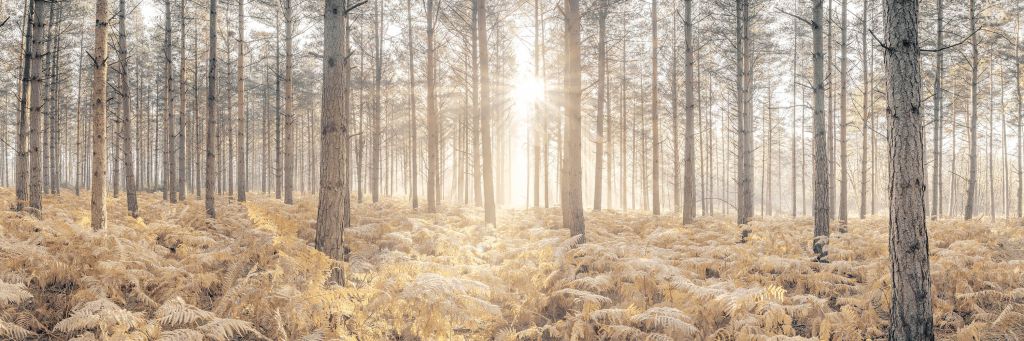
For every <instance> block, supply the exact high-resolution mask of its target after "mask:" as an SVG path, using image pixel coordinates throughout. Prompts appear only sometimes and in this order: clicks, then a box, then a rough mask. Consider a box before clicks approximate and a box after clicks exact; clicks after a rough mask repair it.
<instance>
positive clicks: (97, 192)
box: [89, 0, 110, 231]
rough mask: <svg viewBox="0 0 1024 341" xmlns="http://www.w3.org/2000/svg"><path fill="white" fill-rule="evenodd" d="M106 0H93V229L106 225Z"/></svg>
mask: <svg viewBox="0 0 1024 341" xmlns="http://www.w3.org/2000/svg"><path fill="white" fill-rule="evenodd" d="M109 18H110V16H109V15H108V14H107V0H96V37H95V40H94V41H95V47H94V49H93V57H94V58H96V61H95V62H94V63H93V79H92V100H93V103H92V129H93V130H92V133H93V136H92V200H91V206H92V211H91V214H90V216H89V219H90V223H91V224H90V225H92V229H93V231H99V230H102V229H104V228H105V227H106V225H107V205H106V203H105V202H104V201H103V200H104V197H105V194H106V191H105V190H104V185H106V181H105V179H106V175H107V26H108V22H107V19H109Z"/></svg>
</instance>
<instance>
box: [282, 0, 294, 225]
mask: <svg viewBox="0 0 1024 341" xmlns="http://www.w3.org/2000/svg"><path fill="white" fill-rule="evenodd" d="M292 11H293V9H292V0H284V79H282V81H283V82H284V203H285V204H289V205H290V204H292V203H294V202H295V198H294V192H295V112H294V106H293V103H292V102H293V97H292V92H293V91H292V69H293V68H294V65H293V64H294V60H293V52H292V39H294V37H293V35H294V33H293V32H292V31H293V30H294V26H295V23H294V21H295V18H293V17H292V16H293V15H294V14H293V13H292Z"/></svg>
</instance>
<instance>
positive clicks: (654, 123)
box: [651, 0, 661, 215]
mask: <svg viewBox="0 0 1024 341" xmlns="http://www.w3.org/2000/svg"><path fill="white" fill-rule="evenodd" d="M658 72H659V70H658V0H651V180H652V182H653V185H652V186H651V205H652V207H651V213H653V214H654V215H659V214H661V186H660V184H661V181H659V180H660V174H661V137H660V136H658V126H659V124H660V123H661V120H659V118H658V116H659V115H658V108H659V105H658V104H659V103H658Z"/></svg>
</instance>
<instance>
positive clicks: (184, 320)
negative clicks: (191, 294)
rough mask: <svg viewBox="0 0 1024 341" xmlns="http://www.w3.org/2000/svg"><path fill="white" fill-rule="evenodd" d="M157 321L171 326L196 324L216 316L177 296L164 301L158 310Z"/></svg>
mask: <svg viewBox="0 0 1024 341" xmlns="http://www.w3.org/2000/svg"><path fill="white" fill-rule="evenodd" d="M155 317H156V321H157V322H159V323H160V324H161V325H165V326H169V327H178V326H184V325H188V326H195V325H197V324H198V323H199V322H201V321H208V320H210V319H213V318H214V315H213V313H211V312H209V311H206V310H202V309H199V308H196V307H195V306H192V305H190V304H188V303H185V300H183V299H181V297H175V298H172V299H170V300H168V301H167V302H164V304H163V305H161V306H160V308H158V309H157V310H156V316H155Z"/></svg>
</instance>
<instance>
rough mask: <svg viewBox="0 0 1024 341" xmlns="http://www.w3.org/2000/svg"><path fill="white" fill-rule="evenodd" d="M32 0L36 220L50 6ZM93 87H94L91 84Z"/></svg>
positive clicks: (32, 169)
mask: <svg viewBox="0 0 1024 341" xmlns="http://www.w3.org/2000/svg"><path fill="white" fill-rule="evenodd" d="M34 1H35V2H34V5H33V7H34V11H33V13H32V15H33V17H34V19H33V20H32V26H33V27H32V66H31V70H30V77H31V78H32V84H31V90H30V91H29V96H30V104H29V107H30V110H31V115H30V119H29V121H30V123H29V149H30V151H29V153H30V158H31V160H30V161H29V174H28V179H29V185H28V192H29V197H28V200H29V207H30V208H31V212H32V214H33V215H36V216H37V217H38V216H40V215H41V214H42V210H43V179H42V174H41V173H40V172H41V171H42V162H43V160H42V150H41V149H40V148H41V144H42V139H41V137H40V133H41V130H42V118H43V98H42V96H43V51H44V46H45V42H46V36H45V32H46V27H47V25H48V24H49V23H48V22H47V21H46V13H47V12H49V8H50V6H52V5H51V4H50V3H49V2H47V1H42V0H34ZM97 30H99V27H97ZM97 35H98V34H97ZM104 38H105V37H104ZM93 84H95V81H94V82H93ZM94 98H95V97H94Z"/></svg>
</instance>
